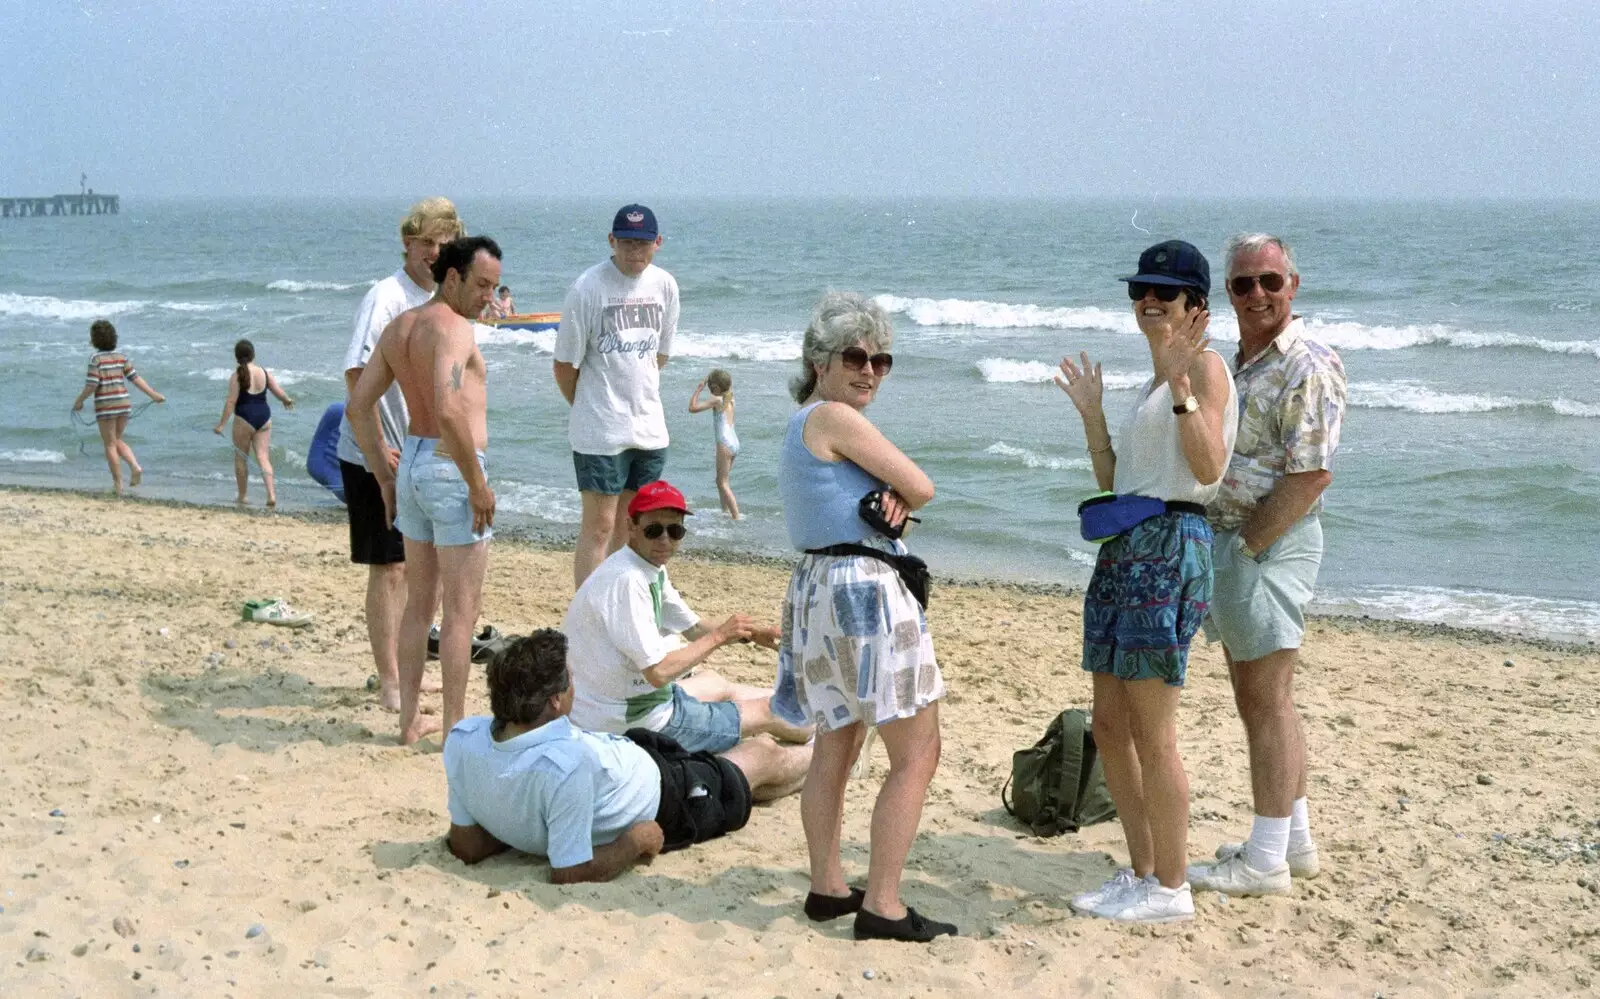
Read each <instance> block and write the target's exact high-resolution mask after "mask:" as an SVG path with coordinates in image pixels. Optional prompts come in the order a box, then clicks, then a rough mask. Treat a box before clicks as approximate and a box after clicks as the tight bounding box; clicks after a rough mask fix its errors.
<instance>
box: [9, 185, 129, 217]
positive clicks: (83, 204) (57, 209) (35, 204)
mask: <svg viewBox="0 0 1600 999" xmlns="http://www.w3.org/2000/svg"><path fill="white" fill-rule="evenodd" d="M121 207H122V199H121V198H119V197H117V196H116V195H115V194H95V193H94V192H93V191H90V192H89V193H87V194H53V195H51V196H50V197H48V198H0V219H13V218H15V219H25V218H34V217H37V216H41V215H115V214H117V212H118V210H120V209H121Z"/></svg>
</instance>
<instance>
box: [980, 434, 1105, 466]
mask: <svg viewBox="0 0 1600 999" xmlns="http://www.w3.org/2000/svg"><path fill="white" fill-rule="evenodd" d="M983 453H984V454H993V455H999V456H1000V457H1002V458H1015V459H1016V460H1018V461H1020V462H1022V464H1023V465H1024V466H1026V467H1028V468H1048V469H1050V470H1051V471H1053V472H1061V471H1067V470H1069V469H1078V470H1081V469H1089V468H1093V467H1094V465H1093V464H1092V463H1091V462H1090V461H1089V459H1087V458H1057V457H1054V456H1052V455H1048V454H1039V453H1038V452H1036V451H1029V450H1028V449H1027V448H1025V447H1017V446H1015V445H1012V444H1007V443H1006V442H1005V441H995V442H994V443H993V444H990V445H989V446H988V447H986V448H984V449H983Z"/></svg>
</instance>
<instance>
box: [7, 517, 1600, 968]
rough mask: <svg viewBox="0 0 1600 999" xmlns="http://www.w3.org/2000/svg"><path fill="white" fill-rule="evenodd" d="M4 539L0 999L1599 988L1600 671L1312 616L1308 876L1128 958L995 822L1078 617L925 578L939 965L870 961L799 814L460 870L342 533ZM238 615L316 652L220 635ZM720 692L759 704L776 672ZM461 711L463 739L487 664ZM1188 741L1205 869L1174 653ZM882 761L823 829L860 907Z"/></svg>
mask: <svg viewBox="0 0 1600 999" xmlns="http://www.w3.org/2000/svg"><path fill="white" fill-rule="evenodd" d="M0 524H3V529H0V567H3V568H0V636H3V642H0V689H3V690H4V698H3V700H0V718H3V719H4V722H5V725H4V729H3V730H0V731H3V734H0V790H3V794H0V798H3V801H4V804H3V805H0V907H3V909H0V955H3V962H0V996H30V997H32V996H97V997H98V996H104V997H113V996H136V995H138V996H143V995H168V996H188V995H195V996H225V995H226V996H234V997H241V999H242V997H246V996H272V997H274V999H282V997H284V996H410V995H438V996H468V995H477V996H483V997H488V996H512V995H517V996H527V995H534V994H541V995H542V994H552V995H585V996H587V995H596V996H680V995H681V996H702V995H712V996H716V995H740V996H743V995H749V996H768V997H770V996H786V997H788V999H805V997H812V996H820V997H828V999H832V997H835V996H921V995H955V996H968V995H979V994H982V993H986V992H996V993H999V994H1008V993H1015V994H1024V995H1093V996H1147V995H1161V996H1189V995H1194V996H1211V995H1216V996H1236V995H1285V996H1374V995H1377V994H1382V995H1383V996H1387V997H1396V996H1471V995H1490V994H1506V995H1560V994H1571V993H1578V992H1588V991H1590V990H1591V989H1593V988H1594V984H1593V983H1594V980H1595V979H1600V735H1597V730H1600V694H1597V692H1596V689H1595V679H1594V678H1595V677H1596V675H1600V651H1597V650H1595V649H1594V648H1578V647H1562V646H1554V645H1549V644H1546V643H1538V642H1526V641H1520V640H1516V639H1512V638H1502V637H1495V636H1489V635H1483V634H1476V633H1464V632H1447V631H1442V630H1435V629H1429V628H1420V627H1405V626H1399V625H1393V624H1381V623H1375V622H1353V621H1342V620H1319V621H1317V622H1316V623H1315V624H1314V625H1313V626H1312V628H1311V630H1310V633H1309V636H1308V645H1307V649H1306V654H1305V662H1304V667H1303V670H1302V674H1301V677H1300V682H1299V694H1300V696H1299V701H1300V704H1301V706H1302V709H1303V712H1304V716H1305V722H1306V734H1307V739H1308V742H1309V748H1310V752H1311V760H1312V774H1311V794H1310V797H1311V807H1312V822H1313V829H1314V831H1315V833H1316V834H1317V837H1318V840H1319V844H1320V846H1321V849H1322V855H1323V865H1324V873H1323V874H1322V876H1321V877H1320V878H1318V879H1316V880H1315V881H1309V882H1303V883H1298V884H1297V886H1296V891H1295V894H1293V895H1292V896H1289V897H1283V898H1271V899H1229V900H1227V901H1226V902H1224V901H1223V900H1222V899H1219V898H1218V897H1217V896H1215V895H1209V894H1206V895H1197V896H1196V903H1197V908H1198V913H1197V916H1196V919H1195V921H1194V922H1193V923H1192V924H1186V925H1176V926H1171V927H1158V928H1126V927H1120V926H1116V925H1112V924H1109V923H1105V922H1101V921H1095V920H1088V919H1082V918H1076V917H1074V916H1072V914H1071V913H1070V910H1069V909H1068V908H1067V905H1066V901H1065V899H1066V897H1067V896H1070V895H1071V894H1072V893H1074V892H1077V891H1081V890H1083V889H1085V888H1087V887H1091V886H1093V885H1095V884H1097V883H1098V882H1099V881H1100V880H1101V879H1102V878H1104V877H1105V876H1106V875H1107V874H1108V873H1109V872H1110V871H1111V870H1112V868H1113V861H1114V859H1115V860H1118V861H1120V859H1121V858H1123V856H1124V854H1123V852H1122V848H1121V842H1120V840H1121V837H1120V832H1119V829H1118V826H1117V825H1116V824H1115V823H1108V824H1103V825H1100V826H1096V827H1093V828H1091V829H1088V830H1085V831H1084V832H1083V833H1082V834H1079V835H1066V836H1062V837H1059V838H1056V839H1050V840H1041V839H1037V838H1035V837H1032V836H1030V835H1026V834H1024V833H1023V832H1022V831H1021V829H1020V827H1018V826H1017V825H1016V824H1015V823H1014V822H1013V821H1012V820H1010V819H1009V818H1008V817H1007V816H1006V814H1005V812H1004V811H1003V809H1002V808H1001V806H1000V801H999V796H998V795H999V789H1000V786H1001V784H1002V782H1003V781H1004V779H1005V777H1006V775H1007V773H1008V772H1009V766H1010V755H1011V752H1012V751H1013V750H1015V749H1017V748H1020V747H1022V746H1024V745H1026V744H1028V743H1031V742H1032V741H1033V740H1034V739H1035V738H1037V736H1038V735H1039V733H1040V732H1041V731H1042V730H1043V728H1044V726H1045V725H1046V724H1047V722H1048V721H1049V719H1050V718H1051V717H1052V716H1053V715H1054V714H1055V712H1057V711H1058V710H1060V709H1061V708H1063V707H1067V706H1071V705H1074V704H1076V705H1084V706H1087V703H1088V699H1089V691H1090V685H1089V682H1088V679H1087V677H1086V675H1085V674H1083V673H1082V672H1080V670H1079V668H1078V649H1079V642H1080V606H1081V604H1080V600H1079V599H1078V598H1077V597H1074V596H1071V595H1052V594H1048V593H1036V592H1030V591H1027V590H1024V589H1018V588H1007V587H988V586H977V585H973V586H953V585H944V586H940V587H938V588H937V589H936V592H935V594H934V600H933V606H932V608H931V611H930V622H931V627H932V629H933V633H934V637H935V645H936V649H937V651H938V655H939V659H940V662H941V665H942V667H943V670H944V675H945V678H946V682H947V684H948V686H949V690H950V694H949V697H948V699H947V700H946V701H945V703H944V704H943V706H942V708H941V712H942V719H943V730H944V758H943V763H942V766H941V768H940V772H939V774H938V776H937V777H936V778H935V781H934V784H933V787H932V790H931V791H930V795H929V801H928V807H927V810H926V812H925V813H924V818H923V822H922V831H921V834H920V836H919V838H918V841H917V843H916V845H915V847H914V848H913V850H912V854H911V858H910V862H909V864H908V869H907V878H906V884H905V897H906V899H907V901H909V902H911V903H913V904H915V905H917V906H918V907H919V908H922V909H923V910H924V911H926V912H928V913H930V914H931V915H934V916H937V917H939V918H946V919H953V920H955V921H956V922H957V923H959V925H960V928H961V931H962V934H963V935H962V936H961V937H960V938H958V939H941V940H939V941H937V942H935V943H934V944H933V945H931V946H929V947H925V948H924V947H917V946H911V945H895V944H888V943H870V944H858V943H856V942H854V941H853V940H851V939H850V936H849V935H850V923H849V920H840V921H838V922H837V923H834V924H830V925H826V926H824V927H823V928H821V929H817V928H814V927H813V926H812V925H810V924H808V923H807V922H806V921H805V920H804V918H803V916H801V914H800V900H801V899H802V897H803V896H804V893H805V891H806V874H805V870H806V866H805V846H804V840H803V838H802V835H801V831H800V822H799V812H798V802H797V800H796V799H792V798H791V799H788V800H784V801H781V802H778V803H776V804H774V805H771V806H765V807H761V808H758V809H757V811H756V813H755V814H754V815H753V816H752V818H751V821H750V823H749V825H748V826H747V827H746V828H745V829H744V830H742V831H740V832H738V833H735V834H733V835H731V836H729V837H727V838H725V839H723V840H720V841H718V842H716V843H714V844H710V845H707V846H702V847H698V848H694V849H690V850H687V851H683V852H679V853H675V854H670V855H666V856H662V857H659V858H657V859H656V860H655V862H654V863H652V864H650V865H649V866H647V867H641V868H638V869H636V870H635V871H633V872H630V873H628V874H625V875H623V876H622V877H620V878H619V879H617V880H616V881H614V882H612V883H609V884H605V885H588V886H577V887H562V888H558V887H555V886H553V885H551V884H549V881H548V867H547V866H546V865H545V864H544V863H543V862H542V861H540V860H536V859H533V858H529V857H526V856H521V855H515V854H511V855H503V856H500V857H496V858H493V859H491V860H489V861H487V862H485V863H483V864H480V865H478V866H476V867H472V868H468V867H466V866H464V865H462V864H461V863H459V862H458V861H456V860H455V859H453V858H452V857H451V856H450V855H449V853H448V852H447V851H446V850H445V848H444V846H443V843H442V839H441V837H442V834H443V833H444V831H445V829H446V823H447V819H446V814H445V786H444V775H443V772H442V769H441V766H440V757H439V755H438V753H437V751H436V747H435V748H434V749H433V750H432V751H430V750H427V749H423V750H416V749H402V748H401V747H399V746H398V745H397V744H396V740H395V733H394V728H395V721H394V716H393V715H390V714H386V713H384V712H382V711H381V710H380V709H379V708H378V707H377V705H376V703H375V695H374V694H372V693H369V692H368V690H367V688H366V680H367V677H368V676H369V675H370V673H371V672H372V670H371V661H370V658H369V656H368V653H367V647H366V632H365V625H364V623H363V620H362V594H363V579H364V576H363V572H362V570H361V569H359V568H358V567H354V566H352V565H350V564H349V562H348V560H347V557H346V556H347V549H346V534H345V528H344V526H343V524H342V522H328V521H316V520H302V519H296V518H293V517H288V516H281V515H280V516H268V515H263V514H260V513H258V512H251V511H235V510H224V509H207V508H198V507H184V506H177V505H162V504H155V503H142V502H137V501H124V502H114V501H111V500H109V499H105V498H100V497H90V496H82V495H75V494H70V493H54V492H29V491H18V490H0ZM689 544H690V546H691V550H692V544H693V539H692V538H691V541H690V543H689ZM1332 557H1334V558H1337V557H1339V555H1338V553H1337V552H1334V553H1332ZM672 572H673V578H674V580H675V581H676V583H677V585H678V587H679V588H680V590H681V591H682V592H683V593H684V594H685V596H686V598H687V599H688V600H689V602H690V603H691V605H692V606H694V607H695V608H696V609H697V610H699V611H700V612H701V613H702V614H703V615H704V616H707V617H718V616H720V615H724V614H726V613H729V612H732V611H734V610H746V611H751V612H754V613H756V614H758V615H759V616H761V617H764V618H766V619H769V620H770V619H774V618H775V617H776V612H777V607H778V602H779V600H780V597H781V594H782V590H783V586H784V583H785V581H786V576H787V574H786V573H785V572H784V571H782V570H781V569H778V568H774V567H770V566H754V565H730V564H719V563H716V562H712V561H708V560H697V559H694V558H689V557H686V558H684V559H681V560H680V561H678V562H674V563H673V566H672ZM570 579H571V575H570V556H569V555H567V554H566V553H563V552H558V551H549V550H542V549H540V548H537V547H534V546H532V545H526V544H520V543H515V542H496V544H495V547H494V549H493V552H492V555H491V561H490V570H489V580H488V583H487V586H486V591H485V599H484V607H485V618H486V619H487V620H489V621H492V622H494V623H495V624H496V625H498V626H499V627H501V628H502V629H503V630H505V631H508V632H517V633H520V632H525V631H527V630H529V629H532V628H535V627H540V626H553V625H557V624H559V622H560V620H561V616H562V613H563V611H564V609H565V605H566V600H567V597H568V595H569V592H570V585H571V584H570ZM258 596H281V597H284V598H287V599H289V600H291V601H292V602H293V603H294V604H295V605H296V606H297V607H299V608H301V609H304V610H307V611H311V612H313V613H314V614H315V615H316V623H315V625H314V626H313V627H312V628H310V629H307V630H304V631H290V630H287V629H277V628H272V627H269V626H266V625H256V624H246V623H241V622H240V620H239V605H240V603H241V602H242V601H243V600H245V599H247V598H250V597H258ZM712 665H713V666H715V667H716V668H717V669H719V670H721V671H723V672H724V673H726V674H727V675H729V676H731V677H732V678H734V679H737V680H741V681H746V682H752V683H770V682H771V680H772V677H773V673H774V670H775V656H774V655H773V654H772V653H770V652H766V651H764V650H761V649H758V648H755V647H749V648H744V647H741V648H738V649H736V650H733V651H727V650H725V651H724V652H722V653H719V654H718V655H717V656H716V657H714V658H713V660H712ZM431 697H432V702H433V703H434V704H437V695H431ZM468 706H469V711H472V712H486V711H487V698H486V696H485V693H484V690H483V684H482V673H481V670H475V672H474V678H473V683H472V687H471V689H470V693H469V701H468ZM1179 736H1180V744H1181V749H1182V753H1183V757H1184V760H1185V764H1186V766H1187V768H1188V771H1189V776H1190V780H1191V783H1192V788H1193V806H1192V816H1193V820H1192V826H1191V835H1190V855H1191V856H1192V857H1195V858H1197V859H1198V858H1200V857H1203V856H1205V855H1208V854H1209V853H1210V851H1211V850H1212V848H1214V847H1215V846H1216V844H1217V843H1218V842H1220V841H1222V840H1224V839H1238V838H1240V837H1242V836H1243V835H1244V834H1245V833H1246V832H1247V831H1248V828H1249V820H1250V807H1249V787H1248V776H1247V771H1246V766H1245V750H1244V738H1243V733H1242V730H1241V728H1240V726H1239V723H1238V720H1237V718H1236V716H1235V713H1234V709H1233V705H1232V701H1231V696H1230V693H1229V690H1228V685H1227V680H1226V673H1225V671H1224V668H1223V663H1222V656H1221V651H1220V647H1217V646H1211V647H1205V646H1199V645H1197V646H1196V648H1195V651H1194V655H1193V660H1192V663H1191V669H1190V682H1189V687H1188V690H1187V692H1186V694H1185V696H1184V699H1183V702H1182V707H1181V709H1180V715H1179ZM878 753H879V756H878V758H877V760H876V766H875V768H874V773H873V776H872V777H871V778H869V779H867V780H865V781H861V782H857V783H856V784H854V785H852V790H851V796H850V799H849V804H848V810H847V814H846V823H845V840H846V848H845V850H846V854H845V859H846V866H847V869H848V870H849V871H850V872H851V873H852V874H858V875H862V876H864V874H865V869H866V835H867V816H868V812H869V810H870V806H871V803H872V794H873V791H874V790H875V787H876V783H877V779H878V778H881V776H882V773H883V771H884V769H885V763H884V761H883V758H882V755H881V754H882V749H881V747H880V748H879V750H878Z"/></svg>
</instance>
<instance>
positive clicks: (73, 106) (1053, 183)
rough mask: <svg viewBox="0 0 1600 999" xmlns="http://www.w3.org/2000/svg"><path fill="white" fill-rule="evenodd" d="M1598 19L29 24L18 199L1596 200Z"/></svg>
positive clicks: (963, 13) (402, 5) (698, 15)
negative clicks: (441, 194)
mask: <svg viewBox="0 0 1600 999" xmlns="http://www.w3.org/2000/svg"><path fill="white" fill-rule="evenodd" d="M1597 67H1600V0H1574V2H1567V3H1546V2H1538V0H1534V2H1526V3H1509V2H1503V3H1484V2H1473V0H1455V2H1450V3H1442V2H1433V0H1420V2H1415V3H1407V2H1404V0H1401V2H1396V0H1386V2H1369V0H1350V2H1342V3H1310V4H1303V3H1296V2H1293V0H1277V2H1273V3H1260V2H1254V0H1233V2H1223V0H1187V2H1154V0H1150V2H1131V0H1102V2H1098V3H1075V2H1068V0H1057V2H1036V0H1015V2H1008V0H944V2H939V3H911V2H902V0H878V2H866V0H805V2H801V0H679V2H671V3H667V2H650V0H631V2H614V0H531V2H521V0H509V2H508V0H501V2H496V3H487V2H480V0H436V2H429V3H422V2H417V0H388V2H375V0H325V2H308V0H259V2H256V0H252V2H245V0H166V2H142V3H135V2H125V0H0V95H3V98H0V195H20V194H29V195H38V194H50V193H56V192H61V191H76V190H77V189H78V181H79V174H80V172H86V173H88V175H89V186H91V187H95V188H97V189H98V190H101V191H115V192H117V193H120V194H123V195H125V196H147V197H149V196H245V195H256V196H264V195H317V196H339V197H349V196H362V195H372V196H385V197H392V196H410V195H412V194H414V193H415V192H418V191H433V190H450V191H453V192H459V193H460V194H461V195H463V196H468V195H470V196H495V195H513V196H530V195H551V196H609V195H611V194H613V193H614V192H617V191H650V192H652V193H653V196H664V195H674V196H736V197H748V196H779V197H805V196H821V195H844V196H901V195H913V196H934V195H948V196H1000V197H1037V196H1046V197H1097V196H1099V197H1125V196H1142V197H1150V196H1160V197H1174V198H1183V197H1244V198H1252V197H1341V198H1344V197H1374V198H1472V197H1570V198H1591V199H1592V198H1600V118H1597V115H1596V110H1597V109H1600V69H1597Z"/></svg>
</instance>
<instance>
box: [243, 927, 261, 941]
mask: <svg viewBox="0 0 1600 999" xmlns="http://www.w3.org/2000/svg"><path fill="white" fill-rule="evenodd" d="M265 932H267V928H266V927H265V926H262V925H261V924H260V923H251V924H250V928H249V929H248V930H245V931H244V938H245V939H246V940H254V939H255V938H256V937H259V936H260V935H261V934H263V933H265Z"/></svg>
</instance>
